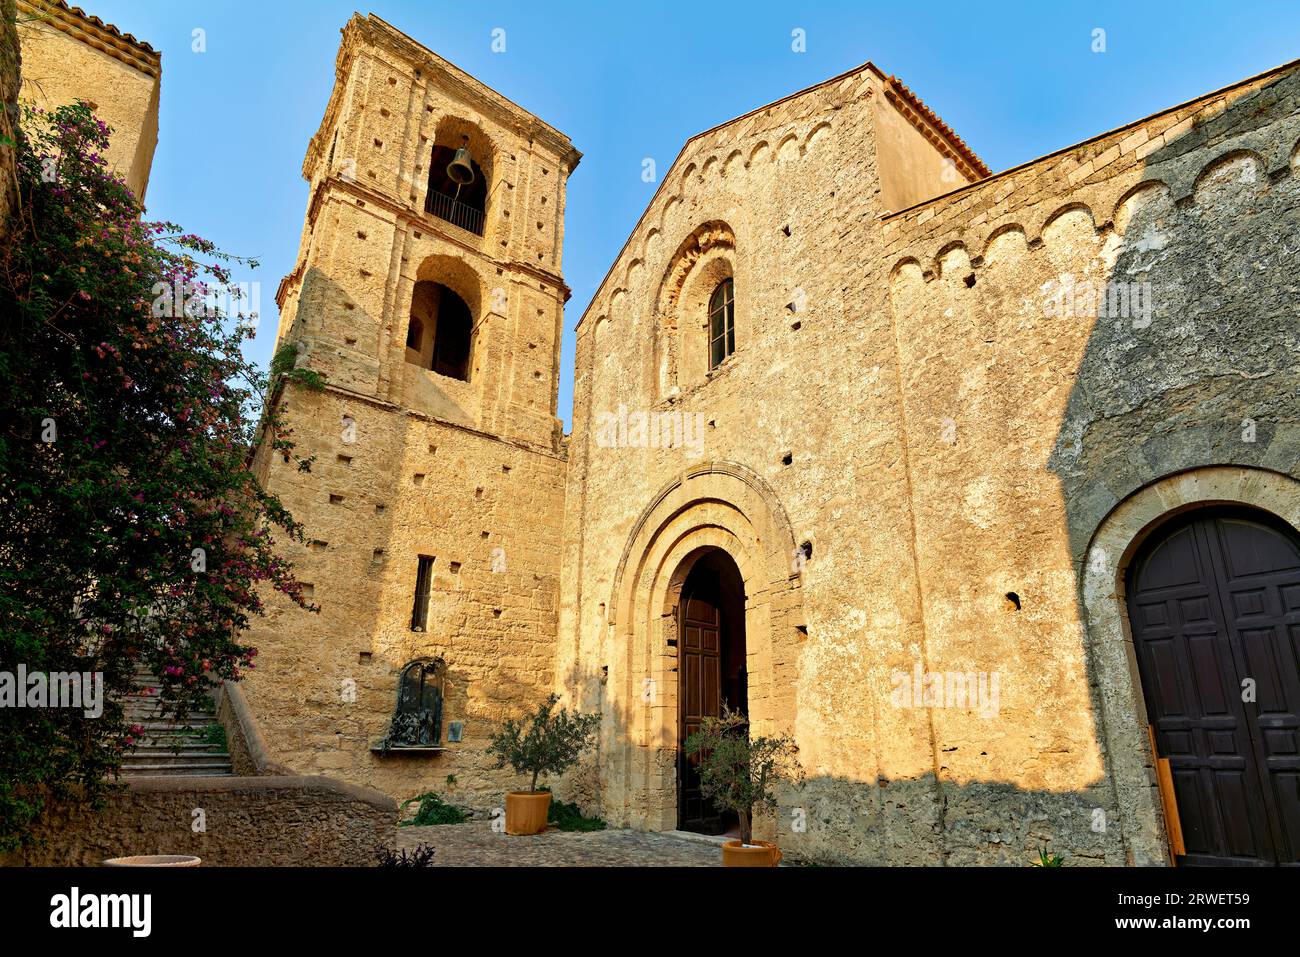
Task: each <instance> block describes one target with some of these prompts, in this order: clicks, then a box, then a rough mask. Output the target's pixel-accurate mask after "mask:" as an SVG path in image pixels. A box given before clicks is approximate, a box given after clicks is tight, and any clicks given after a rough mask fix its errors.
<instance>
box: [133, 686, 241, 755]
mask: <svg viewBox="0 0 1300 957" xmlns="http://www.w3.org/2000/svg"><path fill="white" fill-rule="evenodd" d="M161 685H162V682H160V681H159V680H158V678H157V677H156V676H154V675H151V674H148V673H146V672H137V673H136V675H135V679H134V690H133V691H132V692H131V693H130V695H129V696H128V697H127V700H126V717H127V720H128V721H129V722H130V723H131V724H138V725H142V726H143V727H144V734H143V735H141V738H140V741H139V744H138V745H137V746H136V748H135V749H134V750H133V751H129V752H128V753H127V754H126V756H125V757H124V758H123V760H122V776H123V777H126V778H143V777H158V776H161V775H182V774H186V775H202V776H204V777H215V776H227V775H231V774H234V769H233V768H232V767H231V763H230V753H229V751H227V749H226V745H225V744H224V743H222V742H224V737H222V736H220V735H217V734H216V733H214V732H213V731H211V730H210V729H212V728H219V727H221V723H220V722H219V721H218V720H217V716H216V714H215V713H214V712H212V711H210V710H205V711H191V712H190V714H189V717H188V718H187V719H186V721H185V723H184V724H182V723H180V722H178V721H176V720H175V719H173V718H170V717H167V716H165V715H163V714H162V712H161V709H160V705H161V702H162V697H161V694H160V688H161Z"/></svg>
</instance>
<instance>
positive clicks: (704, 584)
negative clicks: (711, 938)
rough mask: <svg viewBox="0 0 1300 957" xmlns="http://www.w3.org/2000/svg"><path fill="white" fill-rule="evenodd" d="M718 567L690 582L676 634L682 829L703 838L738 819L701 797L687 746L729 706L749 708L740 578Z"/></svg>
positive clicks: (704, 569)
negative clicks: (712, 718) (706, 723)
mask: <svg viewBox="0 0 1300 957" xmlns="http://www.w3.org/2000/svg"><path fill="white" fill-rule="evenodd" d="M713 566H714V563H701V567H699V568H697V570H695V571H692V573H691V574H690V576H689V577H688V578H687V581H686V585H685V586H684V587H683V589H682V597H681V603H680V604H679V606H678V613H679V619H678V629H677V634H678V649H677V682H678V685H677V697H678V742H677V755H678V758H677V826H678V827H679V828H681V829H682V830H686V831H695V832H698V833H703V834H722V833H724V832H725V831H726V830H727V829H728V828H729V827H731V826H732V825H733V824H734V823H735V818H734V816H729V815H727V814H726V813H724V812H723V811H721V810H720V809H719V808H717V807H716V806H715V805H714V804H713V802H712V801H710V800H709V799H708V798H706V797H705V796H704V795H703V794H702V793H701V792H700V775H699V770H698V765H699V758H698V757H697V756H696V757H692V756H689V755H687V754H686V749H685V748H684V747H683V745H684V744H685V741H686V739H687V738H688V737H690V736H691V735H692V734H694V733H695V732H696V731H698V730H699V729H700V725H701V723H702V722H703V721H704V719H705V718H707V717H717V716H719V715H721V714H722V706H723V704H724V703H725V704H726V705H727V707H729V708H731V709H732V710H734V711H740V712H742V713H743V712H745V711H746V708H747V704H748V702H747V687H746V684H747V681H746V674H745V652H744V598H743V596H742V595H740V594H739V587H740V585H739V573H736V574H735V575H734V576H732V575H729V574H727V572H728V571H729V569H723V571H722V572H721V573H719V572H718V571H717V570H716V568H715V567H713Z"/></svg>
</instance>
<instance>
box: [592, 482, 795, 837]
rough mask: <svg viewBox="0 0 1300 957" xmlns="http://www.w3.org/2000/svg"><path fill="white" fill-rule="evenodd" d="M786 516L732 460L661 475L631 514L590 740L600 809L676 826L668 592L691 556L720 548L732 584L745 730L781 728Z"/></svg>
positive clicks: (625, 819)
mask: <svg viewBox="0 0 1300 957" xmlns="http://www.w3.org/2000/svg"><path fill="white" fill-rule="evenodd" d="M794 549H795V543H794V538H793V535H792V533H791V530H790V523H789V521H788V520H787V519H786V516H785V512H784V510H783V509H782V508H781V506H780V504H779V503H778V502H777V500H776V498H775V496H774V495H773V494H772V492H771V490H770V489H769V488H768V487H767V485H766V483H764V482H763V481H762V480H761V479H760V478H759V477H758V476H757V475H755V474H754V473H753V472H751V471H750V470H748V469H746V468H745V467H744V466H741V465H738V464H735V463H729V462H721V463H710V464H707V465H702V466H699V467H696V468H694V469H691V470H689V471H687V472H686V473H685V474H684V475H683V476H682V477H681V478H679V479H676V480H674V481H673V482H671V483H669V484H668V485H667V486H665V487H664V488H663V489H661V490H660V492H659V494H658V495H656V496H655V498H654V499H653V500H652V502H651V504H650V505H649V506H647V508H646V509H645V511H643V512H642V514H641V516H640V518H639V519H638V520H637V522H636V524H635V525H634V526H633V529H632V533H631V535H630V536H629V538H628V543H627V546H626V547H625V549H624V552H623V557H622V560H621V561H620V563H619V568H618V572H617V574H616V576H615V580H614V587H613V593H612V601H611V604H610V608H611V610H612V614H611V616H610V620H609V622H608V627H609V628H610V634H609V640H610V654H609V656H608V660H609V668H610V672H609V678H608V682H607V684H606V700H607V704H608V707H607V708H606V711H605V723H604V726H603V728H602V741H601V755H602V767H601V772H600V773H601V785H602V786H601V792H602V795H603V804H604V810H605V815H606V817H607V818H608V819H609V820H611V821H612V822H614V823H618V824H624V825H627V826H631V827H639V828H646V829H649V830H671V829H674V828H676V827H677V759H678V754H677V751H678V748H677V743H678V733H679V728H678V708H679V702H678V688H677V676H678V673H677V666H678V651H679V647H680V645H679V643H678V622H679V618H678V602H679V600H680V598H681V590H682V586H683V585H684V584H685V582H686V579H687V575H688V573H689V571H690V569H691V568H692V566H693V565H694V563H695V561H697V560H698V559H699V557H700V556H702V555H704V554H706V553H708V552H710V551H722V552H725V553H726V555H727V556H728V558H729V559H730V560H731V561H732V562H734V563H735V567H736V569H737V570H738V571H739V574H740V579H741V581H742V582H743V590H744V633H745V652H746V662H747V664H746V672H747V676H748V687H747V697H748V706H749V716H750V721H751V726H752V727H753V728H754V729H755V732H756V733H760V734H761V733H765V732H768V731H792V730H793V726H794V715H795V707H796V702H795V700H794V693H795V692H794V688H795V682H794V680H793V671H794V669H795V667H796V664H797V662H796V657H797V654H796V648H797V640H798V629H799V628H800V627H802V626H803V624H804V622H803V618H802V610H801V602H800V584H801V582H800V577H799V575H798V572H797V570H796V569H797V567H798V566H797V563H796V562H794V561H793V557H792V556H793V553H794Z"/></svg>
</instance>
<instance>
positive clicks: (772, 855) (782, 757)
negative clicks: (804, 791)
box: [684, 705, 799, 867]
mask: <svg viewBox="0 0 1300 957" xmlns="http://www.w3.org/2000/svg"><path fill="white" fill-rule="evenodd" d="M684 747H685V749H686V753H687V754H691V755H695V754H698V755H699V762H700V764H699V771H700V791H701V792H702V793H703V795H704V796H705V797H706V798H709V799H711V800H712V801H714V802H715V803H716V804H718V805H720V806H721V807H724V808H726V809H727V810H729V811H734V812H735V813H736V816H737V817H738V818H739V819H740V840H738V841H727V842H726V843H724V844H723V845H722V863H723V866H725V867H776V866H777V864H779V863H780V862H781V849H780V848H779V847H777V846H776V845H775V844H773V843H771V842H770V841H756V840H754V832H753V827H754V811H755V809H759V808H770V809H775V808H776V785H777V782H778V781H780V780H782V779H783V778H788V777H794V776H795V775H796V774H797V765H796V764H795V762H794V757H795V755H796V754H797V753H798V751H799V747H798V745H796V744H795V743H794V739H793V738H790V737H788V736H782V737H777V738H771V737H767V736H763V737H759V738H751V737H750V736H749V719H748V718H747V717H745V715H743V714H740V713H739V712H736V711H732V710H731V709H729V708H727V707H726V706H725V705H724V706H723V708H722V715H721V716H720V717H716V718H713V717H709V718H705V719H704V721H703V723H702V724H701V726H700V730H699V731H697V732H695V733H694V734H692V735H691V736H690V737H689V738H687V739H686V743H685V745H684Z"/></svg>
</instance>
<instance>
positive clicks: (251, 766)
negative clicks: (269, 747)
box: [215, 681, 292, 775]
mask: <svg viewBox="0 0 1300 957" xmlns="http://www.w3.org/2000/svg"><path fill="white" fill-rule="evenodd" d="M215 697H216V701H217V720H218V721H220V722H221V725H222V727H224V728H225V729H226V748H227V750H228V751H229V752H230V763H231V766H232V767H233V768H234V771H235V773H236V774H250V775H251V774H292V772H291V771H290V770H289V769H288V768H285V767H284V766H283V765H279V764H276V763H275V762H273V761H271V760H270V759H269V758H268V757H267V753H266V741H265V739H264V738H263V737H262V731H261V729H260V728H259V727H258V725H257V720H256V719H255V718H254V717H253V713H252V712H251V711H250V710H249V709H248V702H247V701H246V700H245V699H244V691H243V689H242V688H240V687H239V685H238V684H237V683H236V682H234V681H223V682H222V683H221V685H220V687H219V688H218V689H217V692H216V695H215Z"/></svg>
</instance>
